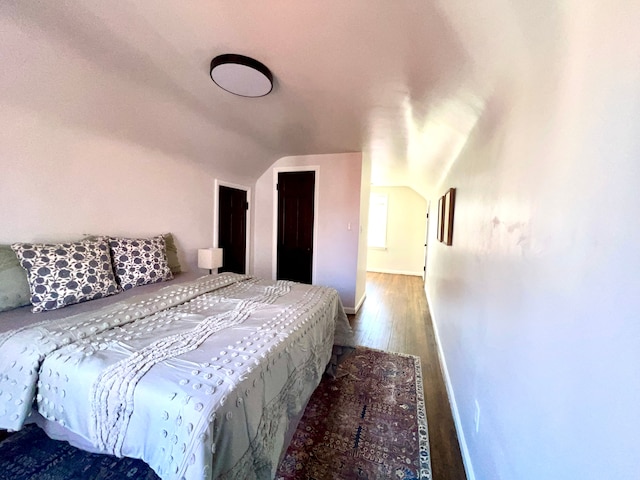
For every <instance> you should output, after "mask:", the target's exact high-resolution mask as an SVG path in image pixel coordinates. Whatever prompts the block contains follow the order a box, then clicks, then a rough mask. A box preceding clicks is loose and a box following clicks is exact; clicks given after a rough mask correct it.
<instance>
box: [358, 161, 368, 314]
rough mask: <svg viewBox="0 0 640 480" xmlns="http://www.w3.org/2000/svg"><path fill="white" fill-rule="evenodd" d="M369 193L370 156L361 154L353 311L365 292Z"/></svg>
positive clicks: (362, 300) (363, 297)
mask: <svg viewBox="0 0 640 480" xmlns="http://www.w3.org/2000/svg"><path fill="white" fill-rule="evenodd" d="M370 193H371V158H370V157H369V155H368V154H365V153H363V154H362V175H361V177H360V230H359V232H358V233H359V235H360V239H359V240H358V266H357V273H356V298H355V302H356V303H355V308H354V312H357V311H358V310H359V309H360V307H361V306H362V302H364V299H365V297H366V293H367V237H368V230H369V195H370Z"/></svg>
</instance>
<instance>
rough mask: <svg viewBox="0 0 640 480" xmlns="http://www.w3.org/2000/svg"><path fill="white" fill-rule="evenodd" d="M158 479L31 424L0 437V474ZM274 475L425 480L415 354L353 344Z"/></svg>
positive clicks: (282, 479)
mask: <svg viewBox="0 0 640 480" xmlns="http://www.w3.org/2000/svg"><path fill="white" fill-rule="evenodd" d="M5 479H6V480H9V479H11V480H27V479H29V480H55V479H65V480H72V479H78V480H80V479H83V480H85V479H86V480H125V479H126V480H132V479H135V480H158V477H157V476H156V474H155V473H154V472H153V470H151V469H150V468H149V467H148V466H147V465H146V464H145V463H144V462H142V461H141V460H134V459H129V458H121V459H119V458H115V457H111V456H108V455H97V454H91V453H87V452H84V451H82V450H79V449H77V448H74V447H72V446H70V445H69V444H68V443H67V442H57V441H54V440H50V439H49V438H48V437H47V436H46V435H45V434H44V432H43V431H42V430H40V429H39V428H38V427H35V426H33V425H31V426H27V427H25V428H24V429H23V430H21V431H20V432H18V433H16V434H13V435H11V436H10V437H9V438H7V439H5V440H4V441H3V442H1V443H0V480H5ZM276 479H278V480H339V479H344V480H350V479H367V480H378V479H380V480H382V479H402V480H413V479H416V480H417V479H420V480H430V479H431V465H430V457H429V440H428V434H427V419H426V413H425V407H424V399H423V386H422V375H421V369H420V359H419V358H418V357H415V356H410V355H401V354H394V353H387V352H382V351H379V350H372V349H368V348H364V347H358V348H357V349H356V351H355V352H354V353H353V354H352V355H351V356H350V357H349V358H348V359H347V360H346V361H345V362H344V363H343V364H342V365H341V366H340V368H339V370H338V375H337V378H336V379H331V378H323V380H322V382H321V383H320V385H319V386H318V388H317V389H316V391H315V392H314V394H313V396H312V397H311V399H310V400H309V404H308V405H307V409H306V410H305V413H304V416H303V417H302V420H301V421H300V424H299V425H298V429H297V430H296V432H295V434H294V436H293V439H292V441H291V444H290V446H289V449H288V450H287V452H286V454H285V456H284V457H283V459H282V462H281V463H280V465H279V468H278V472H277V474H276Z"/></svg>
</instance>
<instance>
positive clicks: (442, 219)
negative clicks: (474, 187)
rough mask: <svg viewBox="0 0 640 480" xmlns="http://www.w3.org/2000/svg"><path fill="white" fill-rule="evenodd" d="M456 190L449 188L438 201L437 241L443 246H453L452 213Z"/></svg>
mask: <svg viewBox="0 0 640 480" xmlns="http://www.w3.org/2000/svg"><path fill="white" fill-rule="evenodd" d="M455 202H456V189H455V188H450V189H449V190H447V192H446V193H445V194H444V195H443V196H441V197H440V198H439V199H438V234H437V237H438V240H439V241H440V242H442V243H444V244H445V245H452V244H453V211H454V207H455Z"/></svg>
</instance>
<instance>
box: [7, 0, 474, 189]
mask: <svg viewBox="0 0 640 480" xmlns="http://www.w3.org/2000/svg"><path fill="white" fill-rule="evenodd" d="M463 3H464V2H443V5H448V7H447V10H446V11H445V10H442V9H441V8H442V7H441V6H440V4H439V3H438V2H436V1H429V0H426V1H424V0H420V1H411V0H402V1H389V0H348V1H345V0H324V1H321V2H318V1H300V0H280V1H246V2H231V1H228V0H225V1H211V0H209V1H199V2H195V1H194V2H178V1H168V0H153V1H151V0H148V1H139V2H133V1H123V0H115V1H110V2H104V1H96V0H93V1H87V0H68V1H64V2H24V1H5V2H2V5H0V17H2V18H1V19H0V22H2V23H0V26H2V25H4V26H5V27H6V26H8V25H11V27H12V28H13V29H16V28H18V29H19V31H20V35H21V36H23V39H24V44H23V45H22V46H21V48H20V53H19V55H21V56H24V55H25V53H26V54H27V56H26V57H25V58H22V59H16V58H14V59H12V64H14V65H16V64H19V65H20V67H19V68H18V69H13V70H12V71H10V72H6V71H5V73H4V74H2V76H1V77H0V79H1V84H0V87H1V88H3V89H4V92H5V94H6V97H7V98H8V99H10V100H9V101H10V102H14V103H15V104H16V105H18V106H20V107H21V108H31V109H37V110H38V111H39V112H40V113H41V114H43V115H51V116H54V117H55V118H56V119H57V121H60V122H65V123H70V124H75V125H81V126H82V127H83V128H88V129H92V130H94V131H98V132H103V134H105V135H117V136H121V137H123V138H125V139H127V140H128V141H132V142H136V143H143V144H145V145H147V146H151V147H152V148H156V149H159V150H162V151H163V152H168V153H170V154H173V155H178V156H181V157H184V158H185V159H188V160H190V161H194V162H197V163H199V164H203V165H210V166H211V169H212V171H214V172H216V173H217V174H218V175H221V176H224V175H225V174H229V175H234V176H236V177H243V178H248V179H251V180H255V179H256V178H258V177H259V176H260V175H261V174H262V173H263V172H264V171H265V170H266V169H267V168H268V167H269V166H270V165H271V164H272V163H273V162H274V161H276V160H277V159H278V158H280V157H283V156H288V155H303V154H317V153H338V152H352V151H363V152H365V154H366V155H369V156H370V158H371V160H372V166H373V173H372V182H373V183H374V184H377V185H408V186H411V187H413V188H414V189H415V190H416V191H418V192H419V193H421V194H422V195H424V196H425V197H426V196H428V195H429V192H430V190H431V189H433V188H434V186H435V185H436V184H437V182H438V180H439V177H440V175H441V174H442V172H443V170H445V169H446V167H447V164H448V163H450V161H451V159H452V158H454V157H455V155H457V153H458V152H459V151H460V148H462V146H463V145H464V141H465V139H466V137H467V135H468V134H469V131H470V130H471V128H473V125H474V122H475V120H476V119H477V117H478V115H479V112H480V111H481V109H482V100H481V97H479V96H478V86H477V85H471V84H470V83H469V78H472V76H471V75H470V72H471V70H472V69H473V68H475V67H474V64H473V62H472V61H471V59H470V57H469V53H468V50H469V48H468V46H466V47H465V46H464V45H463V44H462V43H461V41H462V40H460V38H461V36H460V33H459V30H460V28H461V26H460V25H459V24H458V25H457V24H456V22H455V21H453V22H452V20H451V17H452V16H455V15H457V14H458V13H457V12H458V11H464V8H463V7H464V5H462V4H463ZM467 3H468V2H467ZM456 9H457V10H456ZM472 21H473V19H469V22H472ZM463 23H464V22H463ZM462 27H463V28H464V27H465V25H463V26H462ZM456 29H457V30H456ZM1 31H2V29H0V40H2V37H1V35H2V33H1ZM463 40H464V39H463ZM474 40H475V39H473V38H472V39H471V41H474ZM12 41H16V40H15V36H14V37H12ZM18 41H19V40H18ZM25 45H26V46H25ZM221 53H240V54H244V55H248V56H252V57H254V58H256V59H258V60H260V61H262V62H263V63H265V64H266V65H267V66H269V68H270V69H271V70H272V72H273V74H274V77H275V87H274V90H273V92H272V93H271V94H269V95H268V96H266V97H263V98H256V99H247V98H242V97H237V96H234V95H231V94H229V93H227V92H225V91H223V90H221V89H219V88H218V87H217V86H216V85H215V84H214V83H213V82H212V81H211V79H210V77H209V72H208V67H209V62H210V61H211V59H212V58H213V57H214V56H216V55H218V54H221ZM13 54H15V55H18V53H13V51H12V49H11V48H10V44H7V43H5V48H3V55H7V56H11V55H13ZM83 78H84V81H83ZM25 82H32V83H33V85H34V88H33V89H31V91H30V93H29V94H28V95H25V94H24V91H25V90H24V83H25Z"/></svg>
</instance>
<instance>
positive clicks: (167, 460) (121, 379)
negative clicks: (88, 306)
mask: <svg viewBox="0 0 640 480" xmlns="http://www.w3.org/2000/svg"><path fill="white" fill-rule="evenodd" d="M336 332H337V335H336ZM334 337H335V343H336V344H337V345H343V346H346V347H351V346H353V340H352V336H351V330H350V328H349V325H348V322H347V318H346V315H345V314H344V310H343V308H342V304H341V303H340V300H339V297H338V294H337V292H336V291H335V290H333V289H329V288H324V287H315V286H310V285H301V284H294V283H291V282H272V281H264V280H257V279H253V278H250V277H246V276H240V275H236V274H222V275H217V276H206V277H203V278H201V279H198V280H196V281H193V282H190V283H187V284H183V285H176V286H173V287H167V288H166V289H163V290H161V291H160V292H159V293H158V294H154V295H145V296H141V297H136V298H133V299H131V300H129V301H125V302H118V303H116V304H114V305H111V306H109V307H105V308H103V309H101V310H99V311H97V312H94V313H91V314H83V315H77V316H74V317H70V318H68V319H64V320H57V321H53V322H47V323H46V324H42V325H36V326H33V327H29V328H25V329H20V330H13V331H11V332H8V333H5V334H2V335H0V428H5V429H12V430H18V429H20V428H22V426H23V425H24V423H25V422H28V421H30V420H29V416H30V415H31V412H32V406H33V407H35V408H36V409H37V410H38V412H39V413H40V414H41V415H42V416H44V417H45V418H46V419H48V420H49V421H52V422H56V423H57V424H59V425H61V426H63V427H64V428H65V429H67V430H69V431H71V432H73V433H74V434H75V435H76V436H78V437H79V438H82V439H83V441H82V442H78V443H80V444H90V445H92V449H93V450H94V451H99V452H103V453H110V454H114V455H117V456H128V457H135V458H142V459H143V460H145V461H146V462H147V463H148V464H149V465H150V466H151V467H152V468H153V469H154V470H155V471H156V472H157V473H158V475H159V476H160V477H161V478H163V479H182V478H184V479H209V478H237V479H243V480H244V479H252V478H259V479H262V478H272V477H273V475H274V473H275V469H276V467H277V461H278V457H279V454H280V452H281V450H282V448H283V445H284V435H285V432H286V430H287V428H288V426H289V421H290V420H291V419H292V418H295V417H296V416H297V415H298V414H299V413H300V411H301V409H302V408H303V407H304V404H305V403H306V401H307V399H308V398H309V396H310V395H311V393H312V391H313V390H314V389H315V387H316V386H317V384H318V382H319V381H320V378H321V376H322V372H323V371H324V370H325V367H326V366H327V364H328V362H329V360H330V359H331V357H332V346H333V345H334ZM334 353H335V350H334ZM334 360H335V358H334Z"/></svg>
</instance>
